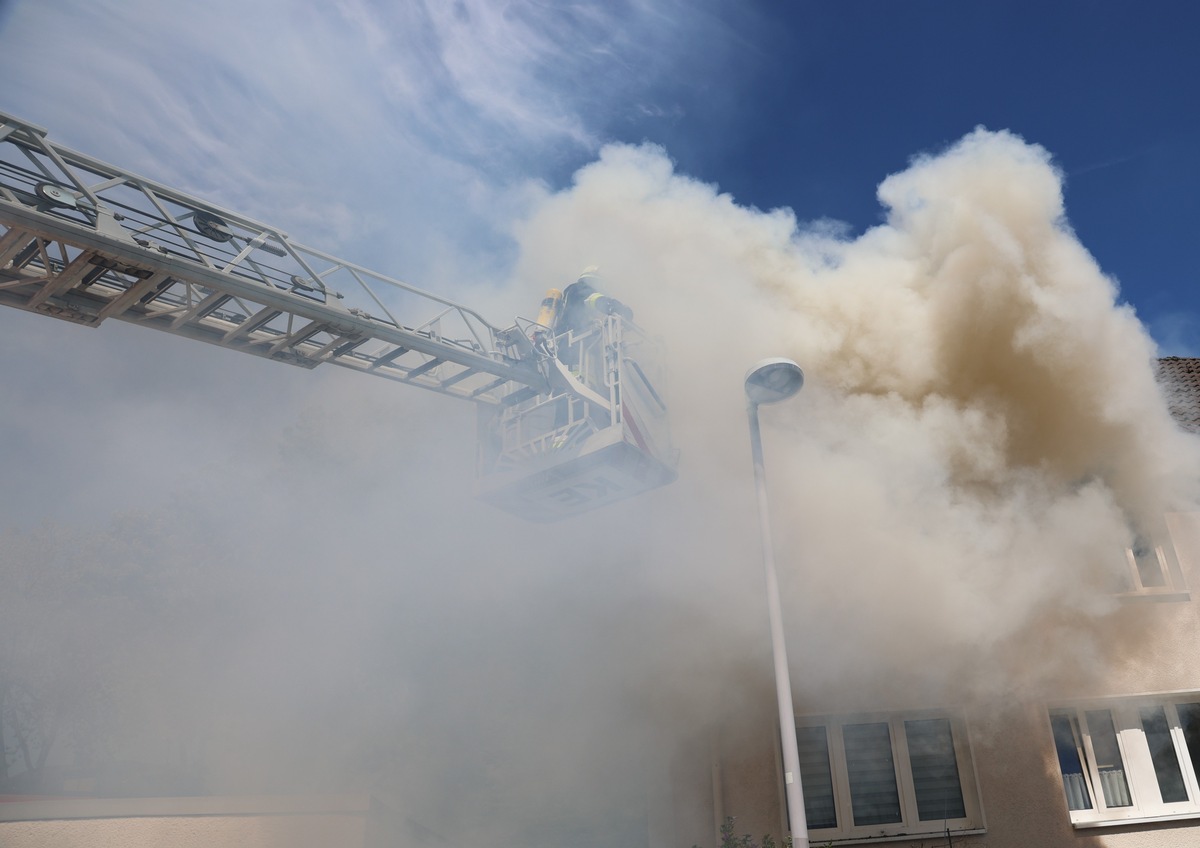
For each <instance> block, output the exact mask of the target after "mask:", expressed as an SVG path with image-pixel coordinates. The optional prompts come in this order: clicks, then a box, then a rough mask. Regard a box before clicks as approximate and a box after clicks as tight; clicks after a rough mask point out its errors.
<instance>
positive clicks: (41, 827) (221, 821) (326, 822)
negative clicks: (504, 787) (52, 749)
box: [0, 796, 422, 848]
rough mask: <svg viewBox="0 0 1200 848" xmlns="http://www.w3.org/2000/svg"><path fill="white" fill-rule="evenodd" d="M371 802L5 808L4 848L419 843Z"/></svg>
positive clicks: (74, 803) (214, 801) (107, 802)
mask: <svg viewBox="0 0 1200 848" xmlns="http://www.w3.org/2000/svg"><path fill="white" fill-rule="evenodd" d="M404 831H405V828H404V826H403V823H402V822H400V821H398V820H396V819H395V818H394V817H393V816H392V815H391V814H390V813H389V812H388V811H387V810H386V809H384V808H383V807H381V806H380V805H379V804H378V803H376V802H373V801H372V800H371V799H370V798H369V797H367V796H334V797H328V796H321V797H287V798H145V799H97V800H92V799H54V800H37V801H12V802H5V803H0V846H4V848H140V846H145V848H226V846H228V848H330V846H338V848H382V846H385V845H386V846H389V848H395V847H396V846H408V845H416V844H419V843H420V842H421V841H422V840H417V839H413V838H411V835H406V834H405V832H404Z"/></svg>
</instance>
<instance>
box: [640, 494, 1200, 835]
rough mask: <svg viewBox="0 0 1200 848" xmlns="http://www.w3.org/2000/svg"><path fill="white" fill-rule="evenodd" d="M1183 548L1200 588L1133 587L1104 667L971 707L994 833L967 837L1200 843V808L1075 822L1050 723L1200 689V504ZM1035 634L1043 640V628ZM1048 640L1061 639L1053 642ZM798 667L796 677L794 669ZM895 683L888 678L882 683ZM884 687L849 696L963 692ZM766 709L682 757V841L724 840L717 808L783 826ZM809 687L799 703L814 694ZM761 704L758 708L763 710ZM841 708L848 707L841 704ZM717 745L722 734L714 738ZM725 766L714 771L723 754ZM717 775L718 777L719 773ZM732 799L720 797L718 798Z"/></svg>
mask: <svg viewBox="0 0 1200 848" xmlns="http://www.w3.org/2000/svg"><path fill="white" fill-rule="evenodd" d="M1167 521H1168V526H1169V528H1170V535H1171V539H1172V541H1173V543H1174V547H1175V551H1174V553H1175V554H1176V555H1177V557H1178V561H1179V565H1180V568H1181V571H1182V574H1183V578H1184V582H1185V587H1186V588H1187V589H1189V590H1190V596H1186V595H1185V596H1179V595H1176V596H1173V597H1171V598H1170V599H1167V600H1157V601H1156V600H1150V599H1146V598H1137V599H1124V600H1121V601H1120V604H1119V608H1118V609H1117V610H1116V612H1115V613H1114V614H1113V615H1112V616H1110V617H1108V618H1106V619H1105V626H1106V627H1109V628H1111V629H1112V632H1113V633H1114V634H1119V638H1113V639H1110V640H1108V641H1106V642H1105V643H1104V654H1103V655H1102V656H1100V657H1098V658H1096V659H1095V664H1096V665H1097V666H1098V667H1099V668H1100V669H1101V671H1100V673H1088V674H1082V673H1081V674H1080V675H1079V676H1078V677H1077V678H1074V679H1070V680H1066V679H1064V680H1063V681H1062V682H1061V684H1056V686H1054V687H1052V688H1053V690H1054V691H1052V692H1050V693H1049V694H1047V693H1045V692H1042V693H1041V694H1039V695H1038V696H1036V697H1029V698H1022V697H1020V696H1018V695H1017V694H1015V693H1006V694H1005V695H1004V696H1001V698H1000V699H998V700H1002V698H1003V697H1008V698H1009V699H1010V700H1009V702H1008V703H997V704H996V705H994V706H992V707H990V708H989V709H987V710H986V711H984V710H981V709H974V710H967V711H966V720H967V725H968V729H969V732H970V736H971V751H972V756H973V758H974V765H975V771H976V775H977V779H978V782H979V792H980V797H981V801H982V806H983V814H984V818H985V822H986V831H987V832H986V834H984V835H982V836H961V837H959V836H955V837H954V843H953V844H955V845H959V846H964V848H965V846H985V845H986V846H988V848H1028V846H1039V847H1040V846H1047V848H1057V846H1072V848H1099V846H1105V848H1176V846H1179V848H1182V846H1196V845H1200V819H1196V820H1176V821H1171V822H1162V823H1154V824H1138V825H1122V826H1104V827H1091V828H1082V827H1080V828H1077V827H1072V825H1071V823H1070V818H1069V814H1068V811H1067V805H1066V800H1065V798H1064V795H1063V790H1062V781H1061V777H1060V775H1059V769H1058V761H1057V756H1056V753H1055V750H1054V743H1053V739H1052V736H1051V733H1050V725H1049V719H1048V711H1047V710H1048V707H1049V706H1052V705H1054V704H1055V703H1068V702H1071V701H1073V700H1078V699H1085V698H1105V697H1119V696H1129V695H1140V694H1149V693H1160V692H1161V693H1166V692H1189V691H1200V514H1197V513H1189V514H1176V515H1171V516H1168V519H1167ZM1033 644H1034V645H1035V646H1036V644H1037V640H1036V639H1035V640H1034V642H1033ZM1041 649H1044V650H1050V649H1052V644H1050V643H1046V644H1043V645H1042V646H1041ZM793 679H795V678H793ZM884 690H886V683H885V684H882V685H881V689H880V691H884ZM880 691H876V692H872V693H870V694H869V698H866V699H864V698H861V697H856V695H858V696H861V695H862V693H851V694H850V695H848V696H847V698H846V700H847V701H855V700H858V701H860V702H861V701H863V700H869V701H870V702H872V703H875V704H877V705H878V706H877V707H876V708H877V709H878V710H880V711H888V710H893V709H895V710H902V709H914V708H920V707H953V706H954V705H953V704H946V703H942V704H936V703H929V704H918V703H913V702H912V700H911V693H910V694H909V695H908V696H906V698H907V700H906V702H905V703H903V704H888V703H886V699H884V698H880V697H879V695H880ZM763 694H764V697H763V698H761V699H760V700H761V701H762V707H761V709H757V708H756V709H754V710H746V711H743V712H742V713H741V714H740V715H739V716H738V719H737V721H736V724H727V725H726V726H722V727H720V728H716V729H714V730H713V735H714V737H715V738H717V739H718V740H719V741H718V743H717V745H716V748H715V749H714V750H716V751H717V752H718V753H717V754H715V755H710V756H708V757H703V756H696V754H695V751H696V750H698V749H699V747H700V744H699V743H700V742H701V741H702V740H698V741H697V744H696V745H692V746H691V747H690V748H689V753H688V754H685V755H681V756H680V757H679V758H677V762H676V767H675V769H674V772H673V780H674V781H675V785H676V792H675V801H676V810H675V820H676V823H677V824H676V828H675V833H674V838H673V839H672V840H671V841H669V842H665V843H664V845H667V844H669V845H671V846H674V848H691V846H692V845H696V844H699V845H701V846H703V848H709V846H714V845H716V841H715V836H714V832H713V821H714V818H719V817H720V816H721V815H722V814H723V815H730V816H735V817H736V819H737V822H736V828H735V832H736V833H737V834H739V835H740V834H744V833H748V834H751V835H752V836H753V837H754V838H755V840H756V841H757V840H758V839H759V838H761V836H762V835H763V834H764V833H770V834H772V835H773V836H774V837H775V838H776V839H778V837H779V834H780V833H781V832H782V831H783V813H782V810H783V804H782V801H783V795H782V787H781V785H780V781H779V779H778V775H779V774H780V773H781V771H782V770H781V768H780V766H779V760H778V753H777V748H778V746H777V742H776V740H777V739H778V733H777V729H776V728H777V723H776V720H775V718H774V714H773V711H772V710H773V706H774V705H773V703H772V699H771V696H770V693H763ZM803 703H805V702H804V701H802V700H800V697H799V693H797V704H798V705H800V704H803ZM756 710H757V711H756ZM830 712H837V710H836V708H835V707H834V708H831V709H830ZM706 744H710V745H711V739H710V740H709V741H708V742H707V743H706ZM713 763H716V764H717V765H718V768H717V769H716V770H715V771H714V770H713V769H712V767H711V766H712V764H713ZM714 775H715V778H714ZM718 808H720V809H718ZM886 844H889V845H897V846H922V848H925V846H929V848H933V846H935V845H936V846H944V845H945V844H946V843H945V839H944V837H942V838H937V839H928V838H926V839H917V840H889V841H888V842H887V843H886Z"/></svg>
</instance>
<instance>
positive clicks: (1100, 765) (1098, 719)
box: [1087, 710, 1133, 807]
mask: <svg viewBox="0 0 1200 848" xmlns="http://www.w3.org/2000/svg"><path fill="white" fill-rule="evenodd" d="M1087 723H1088V731H1089V732H1090V734H1091V737H1092V750H1093V751H1094V752H1095V753H1096V769H1097V771H1099V772H1100V789H1101V790H1102V791H1103V792H1104V804H1105V806H1108V807H1128V806H1131V805H1132V804H1133V800H1132V799H1131V798H1130V797H1129V783H1128V782H1127V781H1126V780H1125V763H1124V761H1122V759H1121V749H1120V748H1119V747H1117V733H1116V731H1115V730H1113V723H1112V715H1111V714H1110V713H1109V711H1108V710H1089V711H1088V712H1087Z"/></svg>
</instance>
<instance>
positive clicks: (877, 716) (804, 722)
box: [796, 710, 986, 845]
mask: <svg viewBox="0 0 1200 848" xmlns="http://www.w3.org/2000/svg"><path fill="white" fill-rule="evenodd" d="M926 719H946V720H948V721H949V722H950V733H951V738H952V739H953V742H954V757H955V762H956V765H957V768H958V783H959V789H960V790H961V792H962V796H963V808H964V810H965V812H966V815H965V816H964V817H962V818H957V819H938V820H936V821H921V820H920V816H919V814H918V809H917V796H916V789H915V788H914V784H913V776H912V766H911V761H910V760H909V752H908V738H907V735H906V732H905V728H904V723H905V722H907V721H922V720H926ZM883 723H886V724H887V725H888V732H889V734H890V737H891V745H892V761H893V763H894V765H895V768H896V790H897V792H898V794H899V798H900V814H901V821H899V822H894V823H887V824H872V825H858V826H856V825H855V824H854V813H853V807H852V804H851V798H850V776H849V772H848V768H847V765H846V749H845V745H844V744H843V736H842V728H843V727H845V726H847V725H855V724H883ZM796 727H797V728H804V727H824V728H825V738H826V744H827V745H828V746H829V769H830V772H831V777H832V782H833V801H834V809H835V811H836V814H837V827H830V828H813V827H812V825H811V823H810V824H809V836H810V839H811V841H812V842H813V844H821V845H824V844H829V843H832V844H836V845H841V844H851V843H855V842H877V841H880V840H887V839H913V838H921V837H926V838H927V837H930V836H933V837H939V836H943V835H945V834H946V833H947V831H948V832H949V833H951V834H953V835H956V836H957V835H964V834H979V833H984V832H986V831H985V823H984V818H983V805H982V804H981V802H980V799H979V788H978V787H979V781H978V779H977V777H976V774H975V761H974V758H973V757H972V756H971V743H970V736H969V734H968V731H967V725H966V722H965V721H964V720H963V719H962V717H961V716H959V715H957V714H956V713H953V712H948V711H945V710H921V711H912V712H901V713H858V714H853V715H835V716H805V717H798V718H797V719H796ZM801 788H802V789H803V778H802V779H801Z"/></svg>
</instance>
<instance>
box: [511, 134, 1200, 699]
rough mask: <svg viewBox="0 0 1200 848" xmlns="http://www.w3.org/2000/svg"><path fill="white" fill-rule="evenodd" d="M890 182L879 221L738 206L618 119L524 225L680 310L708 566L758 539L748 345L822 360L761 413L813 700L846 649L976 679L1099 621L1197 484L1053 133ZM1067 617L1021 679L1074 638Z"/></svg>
mask: <svg viewBox="0 0 1200 848" xmlns="http://www.w3.org/2000/svg"><path fill="white" fill-rule="evenodd" d="M879 196H880V200H881V202H883V204H884V205H885V207H886V208H887V209H888V219H887V223H886V224H884V225H882V226H879V227H877V228H875V229H872V230H870V231H868V232H866V233H865V234H863V235H862V236H861V237H858V238H856V239H841V238H838V237H837V236H836V234H835V235H832V236H831V235H829V228H827V227H824V228H822V227H818V228H816V229H807V228H804V227H801V226H798V225H797V222H796V221H795V220H794V219H793V217H792V216H791V215H790V213H788V212H787V211H786V210H776V211H774V212H770V213H762V212H759V211H757V210H751V209H746V208H743V207H739V206H738V205H736V204H735V203H734V202H733V200H732V199H731V198H729V197H728V196H725V195H721V194H719V193H718V192H717V191H716V190H715V189H714V188H713V187H712V186H708V185H704V184H700V183H697V182H696V181H694V180H691V179H689V178H687V177H686V176H683V175H679V174H676V173H674V171H673V168H672V165H671V162H670V160H669V159H668V158H667V156H666V154H665V152H664V151H662V150H660V149H656V148H653V147H640V148H633V147H613V148H608V149H606V150H605V151H603V153H602V155H601V158H600V160H599V161H598V162H597V163H595V164H593V165H591V166H589V167H587V168H585V169H583V170H582V171H580V172H579V174H578V175H577V177H576V182H575V185H574V186H573V187H572V188H571V189H569V190H568V191H565V192H562V193H560V194H559V195H556V196H554V197H550V198H547V200H546V202H545V203H544V204H543V206H542V208H541V209H540V210H539V212H538V214H536V215H535V216H534V217H532V218H531V220H530V221H528V222H527V223H526V224H525V225H524V226H523V227H522V229H521V230H520V233H519V237H520V240H521V243H522V247H523V254H522V265H521V271H522V276H523V277H527V278H532V279H545V280H554V279H562V278H564V277H565V276H567V275H568V274H569V270H570V269H571V268H572V267H577V266H578V265H579V264H580V263H581V262H583V261H585V260H588V261H590V260H597V261H599V262H600V263H601V265H602V268H603V270H604V271H605V272H607V275H608V278H609V279H610V280H611V287H612V288H613V289H614V293H616V294H617V295H618V296H620V297H622V298H624V299H626V300H627V301H628V302H630V303H633V304H635V306H636V309H637V312H638V315H639V316H640V317H641V318H642V321H643V323H644V324H645V325H646V326H648V327H652V328H654V329H655V330H658V331H661V332H663V333H664V335H665V336H666V337H667V338H669V340H670V344H669V349H670V356H671V365H672V368H671V371H672V377H673V382H672V387H671V388H672V398H673V404H674V405H673V412H674V416H675V417H674V423H675V428H676V434H677V437H678V439H679V441H680V443H681V445H682V447H683V451H684V457H685V460H684V466H683V471H682V473H681V479H680V482H679V484H677V489H678V491H677V492H676V493H675V495H674V497H676V498H678V499H679V501H680V502H685V503H686V504H687V506H686V508H685V514H686V516H687V517H686V518H680V520H679V524H672V525H670V526H669V532H670V533H672V534H675V535H673V536H672V537H671V538H673V539H674V541H675V542H676V543H677V544H678V546H679V553H678V554H677V555H678V556H681V557H682V558H683V559H684V560H686V561H687V562H688V563H689V568H691V569H695V570H706V569H707V570H711V571H713V572H720V571H722V570H728V569H729V567H730V564H729V560H728V559H727V557H728V556H729V552H730V547H731V546H730V544H729V541H728V539H729V537H730V534H733V535H734V536H735V537H736V538H738V539H739V544H740V545H741V546H742V550H743V551H746V550H753V546H752V543H751V540H750V539H747V538H746V537H745V536H744V534H745V533H746V532H747V530H746V528H747V526H748V525H747V524H746V523H745V522H744V521H743V520H740V519H744V517H745V516H744V510H743V509H742V508H741V507H739V506H738V505H737V503H736V502H737V501H740V500H745V501H748V500H749V496H748V495H747V493H746V492H745V491H744V486H745V476H746V473H747V472H748V463H747V462H746V457H745V456H744V454H745V452H746V448H745V444H744V443H745V440H746V437H745V424H744V423H743V421H742V414H743V413H742V407H741V402H740V386H739V381H740V378H741V376H742V374H743V372H744V370H745V369H746V368H747V367H748V366H749V365H750V364H751V363H753V362H754V361H756V360H757V359H758V358H760V357H763V356H767V355H786V356H791V357H793V358H795V359H796V360H797V361H799V362H800V363H802V364H803V366H804V367H805V368H806V369H807V372H808V377H809V387H808V388H807V389H806V390H805V393H804V394H802V395H801V398H800V399H799V400H796V401H792V402H789V404H786V405H782V406H781V407H779V408H778V409H769V410H764V417H765V418H766V419H767V420H768V421H771V422H775V426H776V428H778V429H776V431H775V432H774V433H772V434H771V436H770V437H769V440H768V442H769V443H768V446H767V450H768V454H769V456H768V465H769V467H770V469H771V476H772V489H773V492H772V495H773V498H774V500H773V503H774V506H775V510H776V520H777V521H778V522H779V524H780V525H781V528H780V531H779V533H778V535H779V536H780V540H781V549H782V550H783V551H785V552H786V553H785V554H784V564H783V566H782V569H783V571H784V576H783V577H782V580H783V582H784V584H785V589H786V592H787V593H788V594H789V596H790V604H789V606H790V609H789V610H788V611H787V613H786V617H788V618H789V620H790V622H791V626H792V627H793V629H794V632H795V636H796V643H797V644H798V645H800V646H801V649H800V650H799V651H798V652H797V656H798V657H800V659H798V660H797V662H798V664H799V665H800V666H801V668H802V669H803V673H804V676H805V679H806V681H807V683H806V690H807V691H808V693H809V695H810V697H812V698H814V700H815V702H816V703H820V702H821V700H822V698H836V697H838V696H837V694H836V693H837V692H839V691H842V692H845V691H852V690H853V688H854V687H852V686H847V685H846V683H847V679H848V675H850V676H851V677H856V678H857V677H861V678H862V679H863V680H864V681H865V680H871V679H876V680H877V679H879V676H880V675H881V674H883V675H886V678H887V679H888V680H891V681H893V685H897V686H900V685H902V684H904V685H907V686H911V687H912V689H913V690H914V691H916V690H917V689H918V688H919V687H920V688H923V689H924V691H930V689H931V687H932V688H933V689H934V691H940V690H938V689H937V688H936V687H937V686H939V685H940V686H941V687H947V686H950V684H951V683H952V679H951V677H952V676H953V677H954V678H956V680H955V681H953V682H955V685H956V686H959V687H960V688H961V685H962V679H961V677H959V675H960V673H961V670H962V667H963V666H962V664H963V663H969V662H971V661H977V660H978V659H979V658H980V657H981V656H988V655H990V654H991V653H993V652H1002V651H1003V650H1004V648H1005V646H1007V645H1009V644H1010V643H1011V642H1012V640H1013V639H1014V638H1015V637H1016V636H1017V635H1018V634H1020V633H1022V632H1024V631H1026V630H1027V629H1029V628H1032V627H1034V626H1035V625H1042V626H1050V625H1051V624H1052V623H1053V622H1054V621H1057V620H1058V619H1060V618H1064V619H1065V618H1069V617H1072V616H1076V615H1081V618H1080V619H1079V620H1081V621H1083V622H1085V623H1084V624H1082V625H1080V628H1081V631H1082V632H1083V634H1084V635H1083V636H1081V638H1082V639H1083V641H1086V639H1087V638H1088V634H1090V635H1091V636H1097V634H1098V633H1099V629H1100V628H1099V626H1098V625H1096V624H1095V622H1096V621H1098V620H1100V619H1101V618H1103V616H1104V615H1105V614H1106V613H1108V612H1110V611H1112V609H1113V608H1114V602H1113V600H1112V589H1113V587H1114V586H1115V585H1116V580H1117V576H1118V574H1119V569H1120V568H1121V567H1122V562H1121V559H1120V552H1121V550H1122V549H1123V548H1124V547H1125V546H1126V545H1127V544H1128V543H1129V541H1130V534H1131V533H1132V532H1135V531H1138V530H1145V531H1147V532H1151V531H1152V530H1153V529H1154V528H1157V526H1158V524H1159V522H1160V521H1161V517H1162V515H1163V513H1164V512H1166V511H1167V510H1169V509H1182V508H1187V507H1188V506H1189V505H1193V504H1195V503H1196V492H1195V490H1194V481H1195V480H1196V478H1197V474H1196V471H1197V468H1198V467H1200V466H1198V464H1197V463H1198V462H1200V453H1198V450H1197V445H1196V441H1195V439H1192V438H1190V437H1186V436H1184V435H1183V434H1181V433H1179V432H1178V431H1177V429H1176V428H1175V426H1174V424H1173V422H1172V421H1171V420H1170V419H1169V417H1168V415H1167V413H1166V410H1165V407H1164V404H1163V402H1162V400H1161V398H1160V395H1159V392H1158V389H1157V387H1156V384H1155V382H1154V378H1153V370H1152V360H1153V357H1154V354H1155V351H1154V346H1153V343H1152V342H1151V341H1150V339H1149V337H1148V336H1147V334H1146V332H1145V330H1144V329H1143V328H1142V327H1141V325H1140V324H1139V323H1138V322H1137V320H1136V318H1135V317H1134V315H1133V314H1132V311H1131V310H1129V309H1128V308H1127V307H1122V306H1118V305H1116V304H1115V296H1116V292H1115V287H1114V285H1113V283H1112V282H1111V280H1109V279H1108V278H1106V277H1105V276H1104V274H1103V273H1102V272H1101V271H1100V269H1099V268H1098V267H1097V266H1096V264H1095V262H1094V261H1093V260H1092V258H1091V257H1090V256H1089V254H1088V253H1087V251H1086V249H1085V248H1084V247H1083V246H1082V245H1080V244H1079V242H1078V241H1077V240H1076V239H1075V237H1074V235H1073V233H1072V232H1071V230H1070V227H1069V225H1068V224H1067V222H1066V218H1065V214H1064V209H1063V205H1062V179H1061V175H1060V174H1059V173H1058V171H1057V170H1056V169H1055V167H1054V165H1053V163H1052V162H1051V160H1050V157H1049V155H1048V154H1047V153H1046V151H1044V150H1043V149H1041V148H1039V147H1037V146H1035V145H1030V144H1027V143H1025V142H1024V141H1022V140H1021V139H1019V138H1017V137H1015V136H1013V135H1011V134H1009V133H1004V132H999V133H996V132H988V131H986V130H982V129H980V130H977V131H975V132H973V133H971V134H969V135H968V136H966V137H965V138H964V139H963V140H962V141H960V142H958V143H957V144H955V145H954V146H952V147H951V148H949V149H948V150H946V151H944V152H942V153H940V154H938V155H935V156H926V157H922V158H919V159H917V160H915V161H914V162H913V163H912V164H911V166H910V167H909V168H908V169H907V170H905V171H904V172H902V173H899V174H895V175H893V176H891V177H889V178H888V179H887V180H885V181H884V182H883V183H882V185H881V186H880V190H879ZM701 493H702V494H701ZM698 515H703V516H704V518H698V517H697V516H698ZM735 519H736V520H735ZM684 527H686V528H687V529H686V530H685V529H684ZM733 547H734V548H736V547H737V545H734V546H733ZM714 554H717V556H714ZM746 558H747V557H746V556H745V554H744V553H743V555H742V556H741V559H742V560H744V559H746ZM1076 635H1079V634H1076ZM1063 644H1064V650H1063V651H1062V652H1061V654H1059V655H1057V656H1054V655H1052V656H1049V657H1047V658H1046V660H1045V662H1044V663H1043V664H1042V665H1040V666H1037V665H1030V666H1029V667H1026V668H1024V669H1022V671H1021V674H1023V675H1025V676H1027V677H1028V678H1029V680H1026V681H1022V683H1023V684H1026V683H1027V684H1029V685H1034V684H1033V683H1032V681H1033V680H1034V679H1043V678H1045V679H1049V678H1052V677H1053V676H1054V674H1055V673H1056V672H1058V671H1060V668H1059V666H1060V664H1061V665H1066V666H1070V665H1073V664H1075V663H1076V662H1077V660H1078V653H1077V652H1076V649H1075V647H1073V646H1071V647H1068V643H1066V642H1064V643H1063ZM1080 650H1082V648H1081V649H1080ZM934 656H936V657H940V658H941V660H940V664H939V667H938V668H931V667H930V664H929V661H928V660H929V658H930V657H934ZM984 667H987V666H984ZM850 670H853V671H852V672H851V671H850ZM997 674H999V672H997ZM975 677H976V679H975V680H969V681H968V687H967V688H968V689H970V688H971V687H972V686H973V687H975V688H977V689H979V690H983V689H987V690H992V689H993V688H994V687H997V686H1002V685H1005V684H1012V683H1013V682H1014V681H1011V680H1002V679H999V678H998V677H997V676H996V675H988V676H986V677H985V676H983V675H980V674H978V673H976V675H975ZM905 681H907V683H905ZM918 684H919V687H918Z"/></svg>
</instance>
